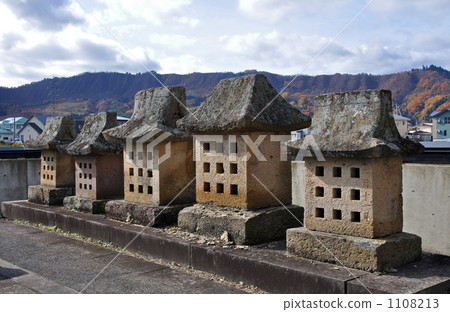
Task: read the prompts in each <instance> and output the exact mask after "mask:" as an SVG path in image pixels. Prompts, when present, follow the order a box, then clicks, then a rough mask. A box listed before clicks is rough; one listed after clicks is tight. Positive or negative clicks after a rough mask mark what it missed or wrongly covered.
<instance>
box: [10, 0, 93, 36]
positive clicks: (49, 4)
mask: <svg viewBox="0 0 450 312" xmlns="http://www.w3.org/2000/svg"><path fill="white" fill-rule="evenodd" d="M4 3H5V4H7V5H8V7H9V8H10V10H11V11H12V12H13V13H14V14H15V15H16V16H17V17H18V18H20V19H22V20H26V21H28V22H29V23H30V24H31V25H33V26H34V27H37V28H39V29H41V30H45V31H60V30H62V29H64V28H65V27H66V26H68V25H79V24H82V23H83V22H84V20H83V19H82V18H81V17H78V16H75V15H74V14H73V13H72V12H71V11H70V10H69V6H70V4H71V3H70V0H4Z"/></svg>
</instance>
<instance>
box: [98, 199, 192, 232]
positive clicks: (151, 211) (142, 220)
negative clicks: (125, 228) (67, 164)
mask: <svg viewBox="0 0 450 312" xmlns="http://www.w3.org/2000/svg"><path fill="white" fill-rule="evenodd" d="M186 206H189V204H183V205H171V206H155V205H147V204H138V203H132V202H128V201H125V200H111V201H109V202H107V203H106V206H105V215H106V217H108V218H111V219H116V220H120V221H125V222H131V223H134V224H140V225H145V226H147V225H148V226H154V227H157V226H167V225H176V224H177V220H178V213H179V212H180V210H181V209H183V208H185V207H186Z"/></svg>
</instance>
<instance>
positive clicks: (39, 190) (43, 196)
mask: <svg viewBox="0 0 450 312" xmlns="http://www.w3.org/2000/svg"><path fill="white" fill-rule="evenodd" d="M73 194H74V189H73V187H52V186H45V185H33V186H29V187H28V201H29V202H31V203H36V204H42V205H49V206H53V205H61V204H62V203H63V200H64V197H66V196H72V195H73Z"/></svg>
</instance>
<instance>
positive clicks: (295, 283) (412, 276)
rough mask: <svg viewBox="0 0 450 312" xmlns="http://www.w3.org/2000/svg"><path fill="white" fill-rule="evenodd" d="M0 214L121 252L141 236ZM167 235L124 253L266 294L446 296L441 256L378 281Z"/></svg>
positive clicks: (143, 240)
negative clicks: (98, 241) (97, 241)
mask: <svg viewBox="0 0 450 312" xmlns="http://www.w3.org/2000/svg"><path fill="white" fill-rule="evenodd" d="M2 213H3V215H4V216H5V217H7V218H9V219H21V220H27V221H29V222H31V223H42V224H44V225H49V226H57V227H58V228H60V229H62V230H64V231H68V232H73V233H79V234H81V235H83V236H86V237H91V238H93V239H101V240H103V241H104V242H112V243H113V244H115V245H117V246H121V247H124V246H126V245H127V244H128V243H129V242H130V241H131V240H132V239H133V238H135V237H136V236H137V235H138V234H139V233H140V232H141V231H142V230H143V228H142V227H141V226H138V225H132V224H131V225H130V224H126V223H122V222H119V221H113V220H108V219H106V218H105V216H102V215H91V214H81V213H77V212H71V211H67V210H65V209H63V208H60V207H46V206H43V205H38V204H33V203H29V202H27V201H15V202H4V203H2ZM168 232H170V231H164V230H163V229H158V228H146V229H145V230H144V231H142V233H141V234H140V235H139V236H138V237H137V238H136V239H135V240H134V241H133V243H132V244H131V245H130V246H129V247H128V248H129V249H130V250H134V251H138V252H142V253H144V254H148V255H151V256H153V257H155V258H160V259H165V260H168V261H173V262H176V263H178V264H180V265H189V266H192V267H194V268H195V269H198V270H203V271H206V272H209V273H214V274H218V275H221V276H225V277H227V278H228V279H231V280H233V281H237V282H239V281H243V282H244V283H246V284H249V285H255V286H257V287H259V288H261V289H262V290H265V291H268V292H272V293H296V294H301V293H329V294H343V293H386V292H389V293H399V294H400V293H446V292H448V291H449V290H450V257H446V256H434V255H430V254H423V255H422V259H421V260H420V261H415V262H413V263H411V264H409V265H406V266H402V267H399V268H397V272H396V273H388V274H382V275H380V274H379V273H368V272H365V271H361V270H355V269H348V270H347V269H346V268H344V267H340V266H337V265H333V264H327V263H321V262H317V261H313V260H308V259H304V258H301V257H297V256H293V255H289V254H287V253H286V251H284V250H280V249H284V248H279V247H271V246H272V245H271V244H265V245H261V246H255V247H249V248H248V249H241V248H239V246H236V247H232V248H230V246H214V245H213V246H211V245H207V244H199V243H196V242H191V241H189V239H183V238H180V237H177V236H173V235H170V234H168ZM190 235H194V234H190ZM393 280H396V284H394V283H392V281H393ZM386 285H391V286H392V287H387V286H386ZM395 285H398V287H396V286H395Z"/></svg>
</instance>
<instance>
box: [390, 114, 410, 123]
mask: <svg viewBox="0 0 450 312" xmlns="http://www.w3.org/2000/svg"><path fill="white" fill-rule="evenodd" d="M393 115H394V120H405V121H406V120H411V119H410V118H408V117H405V116H402V115H398V114H393Z"/></svg>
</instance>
